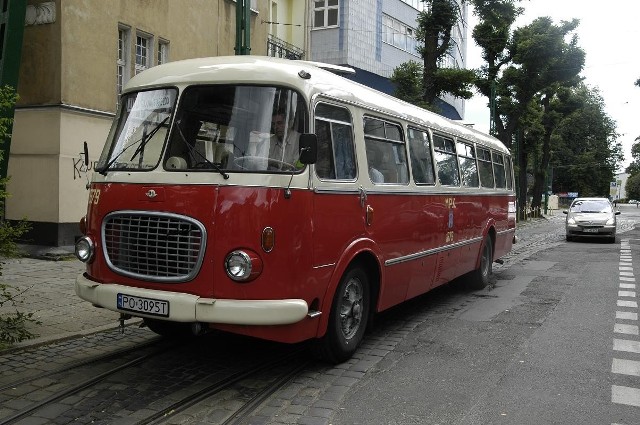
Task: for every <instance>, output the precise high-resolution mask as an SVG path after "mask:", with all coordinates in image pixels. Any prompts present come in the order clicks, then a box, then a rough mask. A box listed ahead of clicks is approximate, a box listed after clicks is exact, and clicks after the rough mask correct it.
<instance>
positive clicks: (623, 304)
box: [618, 300, 638, 308]
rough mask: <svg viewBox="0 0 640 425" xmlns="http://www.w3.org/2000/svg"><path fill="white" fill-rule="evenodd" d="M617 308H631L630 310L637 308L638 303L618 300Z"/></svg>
mask: <svg viewBox="0 0 640 425" xmlns="http://www.w3.org/2000/svg"><path fill="white" fill-rule="evenodd" d="M618 307H632V308H638V303H637V302H635V301H623V300H618Z"/></svg>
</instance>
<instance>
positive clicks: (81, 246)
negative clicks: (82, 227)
mask: <svg viewBox="0 0 640 425" xmlns="http://www.w3.org/2000/svg"><path fill="white" fill-rule="evenodd" d="M94 251H95V245H94V243H93V240H91V238H89V237H88V236H83V237H81V238H80V239H78V242H76V248H75V254H76V257H78V260H80V261H82V262H83V263H88V262H90V261H91V260H92V259H93V253H94Z"/></svg>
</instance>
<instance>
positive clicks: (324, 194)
mask: <svg viewBox="0 0 640 425" xmlns="http://www.w3.org/2000/svg"><path fill="white" fill-rule="evenodd" d="M328 67H329V68H331V67H330V66H328ZM333 68H339V67H333ZM334 70H335V69H334ZM511 164H512V163H511V157H510V154H509V151H508V150H507V149H506V148H505V146H504V145H503V144H502V143H500V141H498V140H497V139H495V138H493V137H491V136H489V135H486V134H483V133H481V132H478V131H476V130H474V129H472V128H469V127H467V126H464V125H460V124H457V123H455V122H453V121H451V120H448V119H445V118H443V117H441V116H439V115H436V114H433V113H430V112H427V111H425V110H422V109H420V108H417V107H415V106H413V105H410V104H408V103H405V102H402V101H399V100H397V99H395V98H393V97H391V96H388V95H385V94H383V93H380V92H377V91H375V90H372V89H370V88H368V87H365V86H363V85H360V84H357V83H354V82H352V81H350V80H348V79H346V78H343V77H341V76H339V75H336V73H334V72H330V71H328V70H326V69H323V66H322V65H321V64H317V63H311V62H304V61H288V60H281V59H274V58H266V57H256V56H233V57H217V58H203V59H193V60H185V61H177V62H172V63H168V64H165V65H160V66H156V67H154V68H151V69H148V70H146V71H144V72H143V73H141V74H139V75H136V76H135V77H133V78H132V79H131V80H130V81H129V83H128V84H127V86H126V87H125V89H124V90H123V94H122V97H121V99H120V102H119V107H118V111H117V113H116V117H115V119H114V122H113V126H112V129H111V131H110V133H109V136H108V139H107V142H106V144H105V147H104V150H103V152H102V155H101V157H100V159H99V161H98V164H97V166H96V169H95V170H96V172H95V173H94V175H93V177H92V181H91V183H90V189H89V202H88V209H87V215H86V217H84V218H83V219H82V220H81V228H82V230H83V234H84V235H83V236H82V237H81V238H80V239H79V240H78V243H77V244H76V255H77V256H78V258H79V259H80V260H82V261H84V262H85V263H86V272H84V273H83V274H82V275H80V276H78V278H77V281H76V293H77V294H78V296H80V297H81V298H82V299H84V300H87V301H89V302H91V303H92V304H94V305H96V306H99V307H103V308H107V309H110V310H113V311H116V312H120V313H121V314H122V316H121V317H122V318H128V317H131V316H133V317H141V318H144V322H145V323H146V324H147V326H148V327H149V328H150V329H151V330H153V331H154V332H157V333H159V334H164V335H168V334H172V333H175V332H181V331H183V330H184V329H185V328H188V327H192V328H194V329H199V328H202V327H205V328H216V329H221V330H225V331H229V332H236V333H239V334H245V335H251V336H254V337H259V338H264V339H269V340H275V341H282V342H288V343H295V342H299V341H303V340H309V339H315V343H316V346H317V350H318V353H320V354H321V355H322V356H323V357H324V358H326V359H328V360H330V361H333V362H340V361H343V360H345V359H347V358H349V357H350V356H351V355H352V354H353V353H354V351H355V350H356V348H357V346H358V344H359V342H360V341H361V340H362V338H363V334H364V331H365V329H366V327H367V324H368V323H369V322H370V320H369V319H371V317H372V315H373V314H375V313H377V312H380V311H382V310H385V309H388V308H389V307H392V306H394V305H397V304H399V303H401V302H403V301H405V300H407V299H410V298H412V297H415V296H417V295H420V294H423V293H425V292H427V291H429V290H430V289H432V288H434V287H436V286H438V285H441V284H443V283H446V282H449V281H451V280H452V279H454V278H457V277H459V276H462V275H465V274H466V275H467V277H468V281H469V282H470V284H471V285H472V286H474V287H476V288H482V287H484V286H485V285H486V284H487V282H488V279H489V275H490V273H491V270H492V268H491V265H492V262H493V261H494V260H496V259H499V258H500V257H501V256H503V255H505V254H506V253H508V252H509V251H510V249H511V247H512V243H513V241H514V238H515V219H516V217H515V194H514V191H513V189H514V185H513V170H512V165H511Z"/></svg>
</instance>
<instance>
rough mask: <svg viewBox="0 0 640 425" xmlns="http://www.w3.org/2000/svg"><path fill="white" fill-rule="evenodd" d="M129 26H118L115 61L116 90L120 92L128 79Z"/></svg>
mask: <svg viewBox="0 0 640 425" xmlns="http://www.w3.org/2000/svg"><path fill="white" fill-rule="evenodd" d="M130 32H131V31H130V30H129V28H125V27H119V28H118V60H117V62H116V90H117V93H118V94H120V93H122V87H123V86H124V84H125V83H126V82H127V80H129V34H130Z"/></svg>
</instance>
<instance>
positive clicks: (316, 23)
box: [313, 0, 338, 28]
mask: <svg viewBox="0 0 640 425" xmlns="http://www.w3.org/2000/svg"><path fill="white" fill-rule="evenodd" d="M337 26H338V0H314V7H313V27H314V28H324V27H337Z"/></svg>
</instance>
